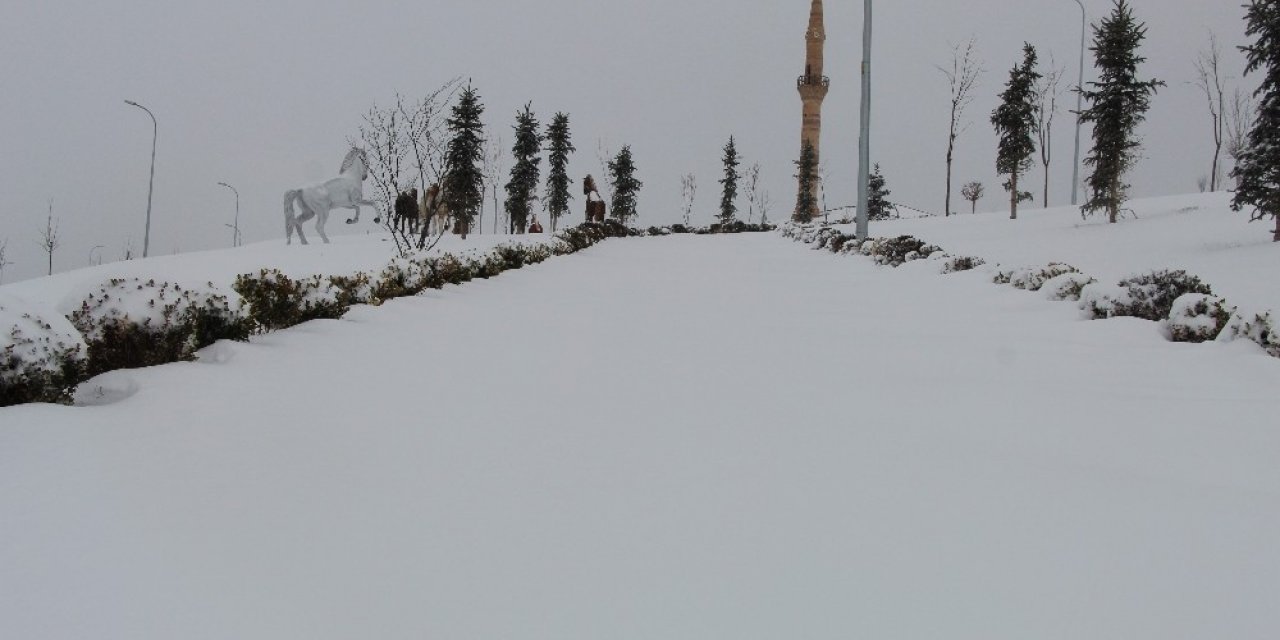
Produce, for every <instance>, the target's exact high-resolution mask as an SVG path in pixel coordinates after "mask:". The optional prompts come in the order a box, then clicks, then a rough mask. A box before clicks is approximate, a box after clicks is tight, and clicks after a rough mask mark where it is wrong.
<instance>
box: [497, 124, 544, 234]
mask: <svg viewBox="0 0 1280 640" xmlns="http://www.w3.org/2000/svg"><path fill="white" fill-rule="evenodd" d="M532 107H533V103H526V104H525V105H524V110H522V111H519V112H517V113H516V124H515V126H514V127H512V128H513V129H515V135H516V140H515V142H514V143H513V144H512V145H511V154H512V155H513V156H514V157H515V163H514V164H512V165H511V179H510V180H509V181H508V182H507V184H506V187H505V189H506V191H507V202H506V205H505V206H506V210H507V217H508V219H509V220H510V221H511V228H510V229H509V231H510V233H521V234H522V233H524V232H525V231H526V230H527V229H528V227H529V217H530V214H531V213H532V212H533V202H534V200H536V199H537V197H538V196H537V191H538V181H539V180H541V179H542V169H541V164H542V157H541V156H540V155H539V154H540V153H542V133H541V131H540V127H541V125H540V124H539V123H538V119H537V118H536V117H535V116H534V115H533V109H532Z"/></svg>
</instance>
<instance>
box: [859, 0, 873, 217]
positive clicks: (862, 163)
mask: <svg viewBox="0 0 1280 640" xmlns="http://www.w3.org/2000/svg"><path fill="white" fill-rule="evenodd" d="M870 176H871V0H863V17H862V108H861V115H860V128H859V133H858V212H857V214H858V215H857V228H856V234H857V236H858V239H860V240H866V239H867V214H868V211H867V191H868V189H869V187H870V185H869V180H870Z"/></svg>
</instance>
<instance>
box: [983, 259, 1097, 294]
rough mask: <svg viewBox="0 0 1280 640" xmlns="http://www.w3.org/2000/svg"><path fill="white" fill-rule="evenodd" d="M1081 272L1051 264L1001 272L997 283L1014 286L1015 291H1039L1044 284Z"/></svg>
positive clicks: (997, 275)
mask: <svg viewBox="0 0 1280 640" xmlns="http://www.w3.org/2000/svg"><path fill="white" fill-rule="evenodd" d="M1079 272H1080V270H1079V269H1077V268H1075V267H1073V266H1071V265H1069V264H1063V263H1060V262H1050V263H1049V264H1048V265H1045V266H1043V267H1024V268H1022V269H1012V270H1009V271H1001V272H1000V273H998V274H996V277H995V281H996V282H997V283H1001V284H1009V285H1013V287H1014V288H1015V289H1024V290H1026V291H1039V290H1040V287H1042V286H1044V283H1046V282H1048V281H1049V280H1052V279H1054V278H1056V277H1058V276H1060V275H1063V274H1065V273H1079Z"/></svg>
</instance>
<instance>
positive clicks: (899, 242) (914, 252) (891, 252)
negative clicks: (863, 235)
mask: <svg viewBox="0 0 1280 640" xmlns="http://www.w3.org/2000/svg"><path fill="white" fill-rule="evenodd" d="M864 249H865V247H864ZM938 251H942V249H940V248H938V247H936V246H934V245H931V244H929V243H927V242H925V241H924V240H921V239H919V238H916V237H915V236H898V237H896V238H885V239H882V240H876V241H874V244H873V247H872V249H871V257H873V258H875V261H876V263H877V264H882V265H888V266H891V267H898V266H901V265H903V264H905V263H907V262H910V261H912V260H917V259H920V258H927V257H929V256H931V255H933V254H934V253H936V252H938Z"/></svg>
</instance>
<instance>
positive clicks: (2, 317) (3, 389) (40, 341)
mask: <svg viewBox="0 0 1280 640" xmlns="http://www.w3.org/2000/svg"><path fill="white" fill-rule="evenodd" d="M85 352H86V347H85V344H84V340H83V339H82V338H81V337H80V334H79V332H77V331H76V330H75V327H73V326H71V323H70V322H69V321H68V320H67V319H66V318H64V317H62V316H61V315H58V314H55V313H50V314H47V315H46V314H42V313H39V312H36V311H33V310H30V309H29V306H28V305H27V304H26V303H25V302H24V301H21V300H18V299H16V298H11V297H8V296H0V407H7V406H10V405H15V404H22V403H24V402H60V403H67V402H70V401H71V394H72V392H73V391H74V390H75V386H76V383H77V382H79V381H80V379H81V377H82V374H83V370H84V363H85Z"/></svg>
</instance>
